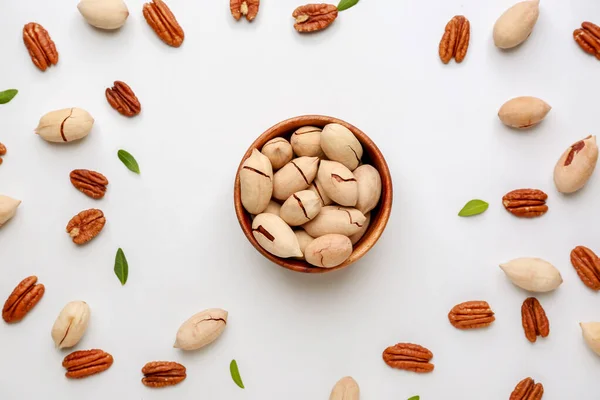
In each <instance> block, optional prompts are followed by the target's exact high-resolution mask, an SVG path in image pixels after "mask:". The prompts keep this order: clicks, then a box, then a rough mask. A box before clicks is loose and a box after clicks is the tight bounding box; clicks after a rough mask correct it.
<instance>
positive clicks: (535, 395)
mask: <svg viewBox="0 0 600 400" xmlns="http://www.w3.org/2000/svg"><path fill="white" fill-rule="evenodd" d="M543 395H544V386H543V385H542V384H541V383H535V382H534V380H533V379H531V378H525V379H523V380H522V381H521V382H519V383H518V384H517V386H516V387H515V390H513V392H512V393H511V395H510V399H509V400H540V399H541V398H542V396H543Z"/></svg>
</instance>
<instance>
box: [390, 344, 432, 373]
mask: <svg viewBox="0 0 600 400" xmlns="http://www.w3.org/2000/svg"><path fill="white" fill-rule="evenodd" d="M432 358H433V353H431V351H429V350H428V349H426V348H425V347H423V346H420V345H418V344H413V343H398V344H396V345H394V346H390V347H388V348H387V349H385V350H384V352H383V361H385V363H386V364H387V365H389V366H390V367H392V368H397V369H404V370H407V371H413V372H419V373H424V372H431V371H433V368H434V365H433V364H431V363H430V362H429V361H431V359H432Z"/></svg>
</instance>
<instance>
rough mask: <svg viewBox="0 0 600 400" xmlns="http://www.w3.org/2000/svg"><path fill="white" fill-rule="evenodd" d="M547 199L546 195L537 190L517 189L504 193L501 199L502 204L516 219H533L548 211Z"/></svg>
mask: <svg viewBox="0 0 600 400" xmlns="http://www.w3.org/2000/svg"><path fill="white" fill-rule="evenodd" d="M547 198H548V195H547V194H546V193H544V192H542V191H541V190H538V189H517V190H513V191H512V192H508V193H506V194H505V195H504V197H502V204H503V205H504V208H506V210H507V211H509V212H510V213H511V214H513V215H516V216H517V217H522V218H535V217H540V216H542V215H544V214H546V212H547V211H548V206H547V205H546V199H547Z"/></svg>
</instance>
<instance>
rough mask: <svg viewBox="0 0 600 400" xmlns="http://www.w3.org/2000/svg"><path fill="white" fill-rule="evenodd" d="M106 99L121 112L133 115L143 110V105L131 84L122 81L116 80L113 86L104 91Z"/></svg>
mask: <svg viewBox="0 0 600 400" xmlns="http://www.w3.org/2000/svg"><path fill="white" fill-rule="evenodd" d="M104 94H105V95H106V100H108V104H110V105H111V107H112V108H114V109H115V110H117V111H118V112H119V114H121V115H124V116H126V117H133V116H134V115H138V114H139V113H140V111H142V105H141V104H140V101H139V100H138V98H137V96H136V95H135V93H134V92H133V90H131V88H130V87H129V85H127V84H126V83H125V82H122V81H115V83H114V86H113V87H112V88H107V89H106V91H105V92H104Z"/></svg>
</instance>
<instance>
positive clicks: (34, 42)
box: [23, 22, 58, 71]
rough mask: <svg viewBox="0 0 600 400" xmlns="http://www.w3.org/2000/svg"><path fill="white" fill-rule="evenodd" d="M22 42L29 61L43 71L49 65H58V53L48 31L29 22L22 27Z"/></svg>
mask: <svg viewBox="0 0 600 400" xmlns="http://www.w3.org/2000/svg"><path fill="white" fill-rule="evenodd" d="M23 42H24V43H25V47H27V51H28V52H29V56H30V57H31V61H33V63H34V64H35V66H36V67H38V68H39V69H41V70H42V71H45V70H46V68H48V67H49V66H50V65H56V63H58V51H56V45H55V44H54V42H53V41H52V39H51V38H50V35H49V34H48V31H46V29H44V27H43V26H41V25H40V24H38V23H35V22H30V23H28V24H26V25H25V26H24V27H23Z"/></svg>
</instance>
